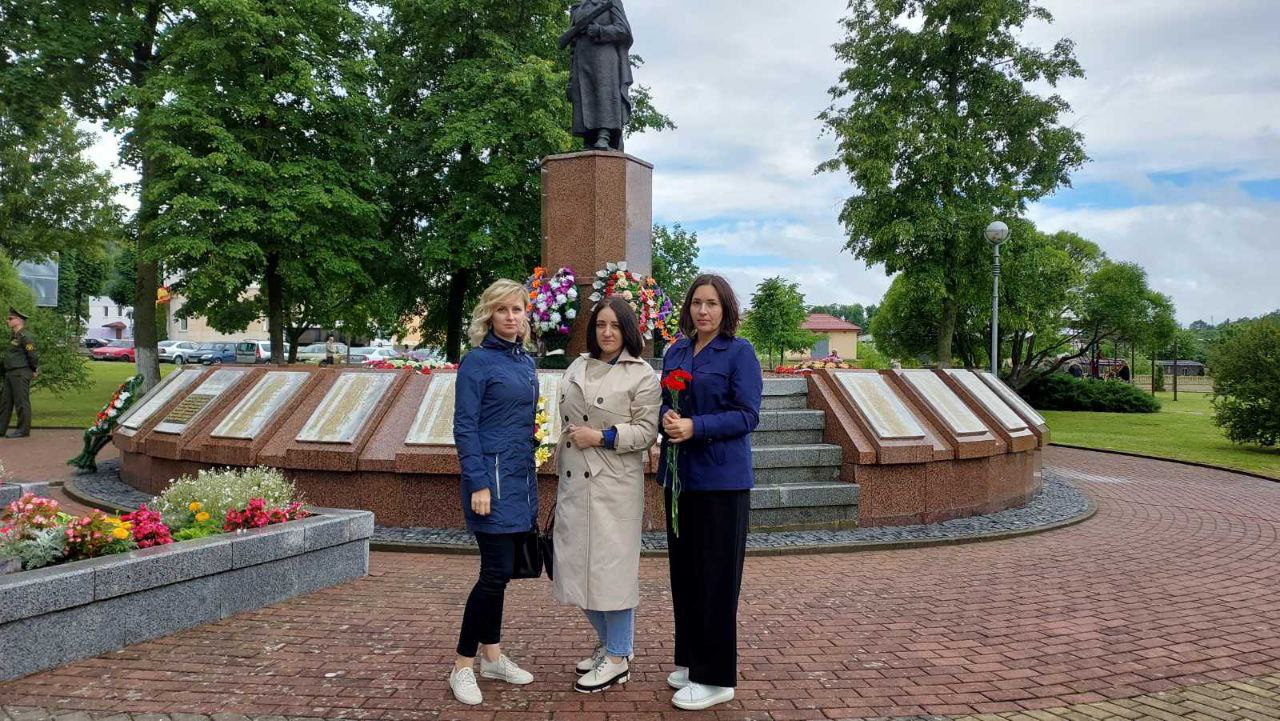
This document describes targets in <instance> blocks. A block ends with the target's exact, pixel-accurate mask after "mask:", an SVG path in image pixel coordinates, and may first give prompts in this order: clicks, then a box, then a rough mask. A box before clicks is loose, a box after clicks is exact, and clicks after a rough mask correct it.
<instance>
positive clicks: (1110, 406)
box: [1019, 373, 1160, 413]
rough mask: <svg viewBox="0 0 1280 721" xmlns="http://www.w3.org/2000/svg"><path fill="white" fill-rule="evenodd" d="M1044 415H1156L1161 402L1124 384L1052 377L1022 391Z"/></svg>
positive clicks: (1057, 375)
mask: <svg viewBox="0 0 1280 721" xmlns="http://www.w3.org/2000/svg"><path fill="white" fill-rule="evenodd" d="M1019 393H1020V394H1021V395H1022V397H1023V398H1025V399H1026V401H1027V402H1028V403H1030V404H1031V405H1032V406H1033V407H1035V408H1037V409H1039V410H1042V411H1107V412H1111V413H1155V412H1156V411H1158V410H1160V401H1158V400H1156V399H1155V398H1154V397H1153V396H1151V395H1150V394H1148V393H1145V392H1143V391H1141V390H1138V389H1137V388H1134V387H1133V386H1131V385H1129V384H1128V383H1124V382H1122V381H1100V380H1094V379H1092V378H1075V377H1072V376H1070V375H1068V374H1065V373H1053V374H1050V375H1047V376H1041V377H1038V378H1034V379H1032V380H1031V382H1030V383H1028V384H1027V385H1025V386H1023V388H1022V389H1021V390H1020V391H1019Z"/></svg>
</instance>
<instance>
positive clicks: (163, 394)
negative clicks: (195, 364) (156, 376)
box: [120, 368, 200, 431]
mask: <svg viewBox="0 0 1280 721" xmlns="http://www.w3.org/2000/svg"><path fill="white" fill-rule="evenodd" d="M199 377H200V371H198V370H192V369H187V368H179V369H177V370H175V371H174V372H172V373H170V374H169V375H167V376H165V377H164V380H162V381H160V385H158V386H156V387H155V390H153V391H151V393H149V394H148V395H147V396H146V398H144V399H143V401H142V403H139V404H137V405H135V406H134V407H133V408H132V409H130V411H129V413H128V414H126V415H125V417H124V418H122V419H121V420H120V425H121V426H123V427H124V428H128V429H130V430H135V431H136V430H138V429H139V428H141V427H142V425H143V424H144V423H146V422H147V421H148V420H150V419H151V416H154V415H155V414H156V413H158V412H159V411H160V409H161V408H163V407H164V406H165V404H167V403H168V402H169V401H171V400H173V397H174V396H176V395H178V392H179V391H182V390H183V389H185V388H186V387H187V386H189V385H191V384H192V383H195V382H196V379H197V378H199Z"/></svg>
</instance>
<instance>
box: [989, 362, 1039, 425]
mask: <svg viewBox="0 0 1280 721" xmlns="http://www.w3.org/2000/svg"><path fill="white" fill-rule="evenodd" d="M978 374H979V375H981V376H982V379H983V380H984V381H986V382H987V385H989V386H991V388H992V390H994V391H995V392H996V393H997V394H998V395H999V396H1000V397H1001V398H1003V399H1004V402H1005V403H1008V404H1009V405H1011V406H1013V407H1014V408H1017V409H1018V410H1019V411H1022V415H1024V416H1026V417H1027V418H1030V419H1031V420H1032V422H1034V423H1035V424H1036V425H1038V426H1047V425H1049V424H1048V423H1046V422H1045V420H1044V416H1042V415H1040V414H1039V413H1037V412H1036V409H1034V408H1032V407H1031V404H1030V403H1027V402H1026V401H1024V400H1022V396H1020V395H1018V393H1017V392H1016V391H1014V390H1013V389H1012V388H1010V387H1009V385H1008V384H1007V383H1005V382H1004V381H1002V380H1000V379H999V378H996V377H995V376H993V375H991V371H978Z"/></svg>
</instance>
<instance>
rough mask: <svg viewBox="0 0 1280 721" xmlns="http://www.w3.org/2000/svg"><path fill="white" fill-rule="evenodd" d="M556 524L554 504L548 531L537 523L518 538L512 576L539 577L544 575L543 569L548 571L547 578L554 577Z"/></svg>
mask: <svg viewBox="0 0 1280 721" xmlns="http://www.w3.org/2000/svg"><path fill="white" fill-rule="evenodd" d="M555 524H556V509H555V506H552V507H551V515H550V521H549V524H548V526H547V529H546V531H541V530H539V529H538V527H537V526H536V525H535V526H534V527H533V528H531V529H529V530H528V531H525V532H524V533H523V534H521V535H520V537H519V538H517V539H516V563H515V569H514V570H513V571H512V573H511V577H512V578H537V577H539V576H541V575H542V571H543V569H545V570H546V572H547V578H552V577H553V576H552V570H551V568H552V564H553V559H554V556H555V545H554V542H553V541H552V537H551V534H552V531H553V530H554V529H555Z"/></svg>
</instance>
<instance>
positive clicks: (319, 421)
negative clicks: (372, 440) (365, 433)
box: [296, 373, 394, 443]
mask: <svg viewBox="0 0 1280 721" xmlns="http://www.w3.org/2000/svg"><path fill="white" fill-rule="evenodd" d="M392 380H394V376H393V375H392V374H390V373H343V374H342V375H340V376H338V380H337V381H335V382H334V384H333V387H332V388H330V389H329V392H328V393H327V394H326V395H325V397H324V400H323V401H321V402H320V405H319V406H318V407H317V408H316V410H315V412H314V413H312V414H311V417H310V418H309V419H307V424H306V425H305V426H303V427H302V431H301V432H299V433H298V435H297V438H296V440H298V441H305V442H309V443H353V442H354V441H355V439H356V435H357V434H358V433H359V432H360V429H361V428H364V424H365V423H366V422H367V421H368V420H369V416H370V415H371V414H372V413H373V409H374V408H376V407H377V405H378V401H380V400H382V397H383V396H384V395H386V393H387V389H388V388H390V387H391V382H392Z"/></svg>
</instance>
